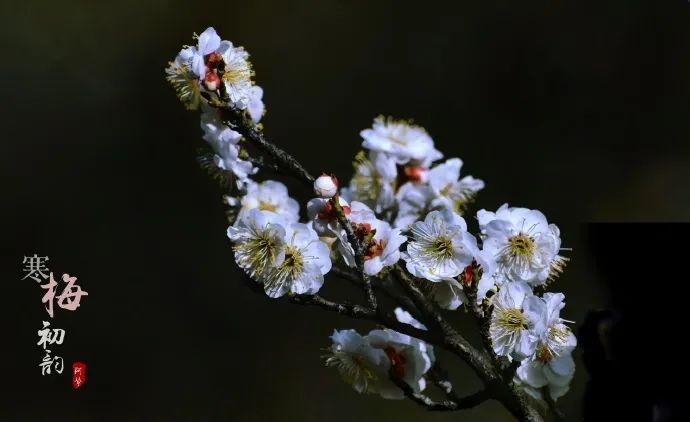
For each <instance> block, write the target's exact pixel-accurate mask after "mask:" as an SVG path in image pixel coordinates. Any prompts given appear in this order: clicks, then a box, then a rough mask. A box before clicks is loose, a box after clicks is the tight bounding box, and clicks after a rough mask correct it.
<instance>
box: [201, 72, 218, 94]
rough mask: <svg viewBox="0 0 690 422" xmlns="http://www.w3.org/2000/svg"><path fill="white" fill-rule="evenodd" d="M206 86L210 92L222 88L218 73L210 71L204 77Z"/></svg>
mask: <svg viewBox="0 0 690 422" xmlns="http://www.w3.org/2000/svg"><path fill="white" fill-rule="evenodd" d="M204 86H205V87H206V89H208V90H209V91H215V90H217V89H218V87H219V86H220V78H219V77H218V74H217V73H216V72H212V71H208V72H206V76H205V77H204Z"/></svg>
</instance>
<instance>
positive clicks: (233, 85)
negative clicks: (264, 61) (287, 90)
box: [217, 41, 263, 110]
mask: <svg viewBox="0 0 690 422" xmlns="http://www.w3.org/2000/svg"><path fill="white" fill-rule="evenodd" d="M217 53H218V54H219V55H220V57H221V58H222V63H220V64H219V66H220V69H219V70H222V80H223V84H224V85H225V91H226V92H227V94H228V97H230V102H231V103H232V104H233V105H234V106H235V107H237V108H239V109H240V110H244V109H246V108H247V107H248V106H249V103H250V101H251V100H252V97H254V98H256V97H255V95H256V94H257V93H256V92H254V93H253V92H252V88H253V83H252V76H253V71H252V66H251V63H250V62H249V54H248V53H247V52H246V51H245V50H244V48H242V47H235V46H234V45H233V44H232V43H231V42H230V41H221V43H220V46H219V47H218V52H217ZM261 94H262V95H263V91H262V92H261Z"/></svg>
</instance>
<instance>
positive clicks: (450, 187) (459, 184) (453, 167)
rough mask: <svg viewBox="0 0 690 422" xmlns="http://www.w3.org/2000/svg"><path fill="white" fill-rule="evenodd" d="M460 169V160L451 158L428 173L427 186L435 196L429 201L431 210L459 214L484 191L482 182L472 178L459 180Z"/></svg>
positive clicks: (466, 177) (467, 177)
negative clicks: (435, 209)
mask: <svg viewBox="0 0 690 422" xmlns="http://www.w3.org/2000/svg"><path fill="white" fill-rule="evenodd" d="M461 168H462V160H461V159H459V158H451V159H449V160H447V161H446V162H445V163H443V164H439V165H437V166H435V167H433V168H432V169H431V170H430V171H429V186H430V187H431V189H432V190H433V191H434V194H435V196H436V197H435V198H434V199H433V200H432V201H431V207H432V208H449V209H451V210H453V211H455V212H457V213H460V212H462V211H463V210H464V209H465V207H466V206H467V205H468V204H469V203H471V202H472V201H473V200H474V198H475V196H476V195H477V192H479V191H480V190H482V189H484V182H483V181H482V180H479V179H475V178H474V177H472V176H465V177H463V178H462V179H460V169H461Z"/></svg>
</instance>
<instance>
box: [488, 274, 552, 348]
mask: <svg viewBox="0 0 690 422" xmlns="http://www.w3.org/2000/svg"><path fill="white" fill-rule="evenodd" d="M493 304H494V308H493V312H492V313H491V322H490V325H489V335H490V337H491V343H492V344H493V348H494V352H495V353H496V354H497V355H498V356H510V357H513V356H515V357H519V358H522V357H525V356H530V355H531V354H532V353H534V350H535V348H536V344H537V340H538V337H537V336H536V335H535V332H536V333H538V332H540V331H541V330H543V329H544V322H543V321H544V318H543V317H544V312H545V306H543V301H542V300H541V298H539V297H537V296H534V295H533V294H532V289H531V288H530V287H529V286H528V285H527V284H525V283H522V282H517V281H516V282H511V283H506V284H504V285H503V287H501V289H500V290H499V291H498V294H497V297H496V299H495V300H494V302H493Z"/></svg>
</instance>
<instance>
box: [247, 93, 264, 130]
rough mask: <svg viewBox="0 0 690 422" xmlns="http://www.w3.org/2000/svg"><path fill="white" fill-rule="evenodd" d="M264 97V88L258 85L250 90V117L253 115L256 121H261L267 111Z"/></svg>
mask: <svg viewBox="0 0 690 422" xmlns="http://www.w3.org/2000/svg"><path fill="white" fill-rule="evenodd" d="M263 98H264V90H263V89H262V88H261V87H260V86H258V85H254V86H252V87H251V89H250V90H249V102H248V104H247V112H248V113H249V117H251V119H252V121H253V122H254V123H259V122H260V121H261V118H262V117H263V116H264V113H265V111H266V107H265V106H264V102H263Z"/></svg>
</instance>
